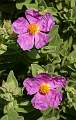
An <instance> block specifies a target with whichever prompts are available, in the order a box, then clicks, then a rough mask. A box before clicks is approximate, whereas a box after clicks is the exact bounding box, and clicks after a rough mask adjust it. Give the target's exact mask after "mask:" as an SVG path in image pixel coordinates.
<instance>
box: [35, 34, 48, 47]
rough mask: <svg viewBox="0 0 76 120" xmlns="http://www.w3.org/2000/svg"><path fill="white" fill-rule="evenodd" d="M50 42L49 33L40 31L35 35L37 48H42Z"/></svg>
mask: <svg viewBox="0 0 76 120" xmlns="http://www.w3.org/2000/svg"><path fill="white" fill-rule="evenodd" d="M47 43H48V35H47V34H45V33H42V32H39V33H38V34H36V35H35V47H36V48H37V49H39V48H42V47H43V46H44V45H46V44H47Z"/></svg>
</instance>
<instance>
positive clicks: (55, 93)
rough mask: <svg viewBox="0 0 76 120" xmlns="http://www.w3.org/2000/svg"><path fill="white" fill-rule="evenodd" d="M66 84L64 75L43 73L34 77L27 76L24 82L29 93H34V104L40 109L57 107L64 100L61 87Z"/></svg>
mask: <svg viewBox="0 0 76 120" xmlns="http://www.w3.org/2000/svg"><path fill="white" fill-rule="evenodd" d="M65 85H66V80H65V78H64V77H62V76H54V77H53V76H50V75H48V74H46V73H42V74H39V75H37V76H36V77H33V78H27V79H25V80H24V82H23V86H24V88H26V90H27V94H29V95H34V97H33V98H32V101H31V102H32V105H33V107H34V108H36V109H39V110H46V109H48V108H49V107H51V108H57V107H58V106H59V105H60V103H61V101H62V97H63V95H62V92H61V89H62V88H64V87H65Z"/></svg>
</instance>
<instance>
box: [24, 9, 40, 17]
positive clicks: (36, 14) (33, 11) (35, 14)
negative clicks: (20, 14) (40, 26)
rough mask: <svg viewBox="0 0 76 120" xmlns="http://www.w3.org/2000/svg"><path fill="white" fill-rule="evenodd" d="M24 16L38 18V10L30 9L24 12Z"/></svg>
mask: <svg viewBox="0 0 76 120" xmlns="http://www.w3.org/2000/svg"><path fill="white" fill-rule="evenodd" d="M25 15H26V16H27V15H31V16H32V17H38V16H40V14H39V11H38V10H32V9H28V10H26V12H25Z"/></svg>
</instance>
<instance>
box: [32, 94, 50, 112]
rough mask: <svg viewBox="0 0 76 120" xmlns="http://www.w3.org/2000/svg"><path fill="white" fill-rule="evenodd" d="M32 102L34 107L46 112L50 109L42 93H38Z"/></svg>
mask: <svg viewBox="0 0 76 120" xmlns="http://www.w3.org/2000/svg"><path fill="white" fill-rule="evenodd" d="M31 102H32V105H33V107H34V108H36V109H39V110H46V109H47V108H48V107H49V106H48V100H47V98H46V96H45V95H41V94H40V93H37V94H36V95H34V97H33V99H32V101H31Z"/></svg>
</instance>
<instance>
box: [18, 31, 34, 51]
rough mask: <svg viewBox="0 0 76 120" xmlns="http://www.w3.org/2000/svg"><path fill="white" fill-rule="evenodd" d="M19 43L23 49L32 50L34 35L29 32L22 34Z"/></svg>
mask: <svg viewBox="0 0 76 120" xmlns="http://www.w3.org/2000/svg"><path fill="white" fill-rule="evenodd" d="M17 43H18V44H19V45H20V47H21V48H22V49H23V50H30V49H32V47H33V45H34V36H33V35H31V34H29V33H25V34H20V35H19V36H18V40H17Z"/></svg>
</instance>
